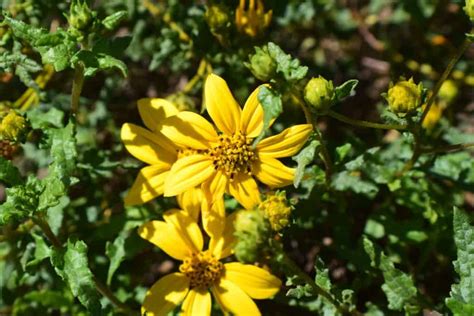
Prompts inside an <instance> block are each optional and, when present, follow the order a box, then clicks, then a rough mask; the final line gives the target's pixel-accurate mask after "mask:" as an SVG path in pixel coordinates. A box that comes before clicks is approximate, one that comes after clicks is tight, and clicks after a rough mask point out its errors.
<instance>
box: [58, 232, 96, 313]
mask: <svg viewBox="0 0 474 316" xmlns="http://www.w3.org/2000/svg"><path fill="white" fill-rule="evenodd" d="M51 264H52V265H53V266H54V268H55V270H56V273H57V274H58V275H59V276H60V277H61V278H62V279H63V280H64V281H65V282H66V283H67V284H68V285H69V288H70V289H71V292H72V294H73V295H74V296H75V297H77V298H78V299H79V301H80V302H81V304H82V305H84V306H85V307H86V308H87V310H88V311H89V312H90V313H91V315H101V305H100V300H99V299H100V295H99V293H98V292H97V291H96V289H95V284H94V276H93V275H92V272H91V270H90V269H89V263H88V260H87V245H86V243H85V242H83V241H82V240H74V239H69V240H68V241H67V247H66V249H61V250H54V251H53V253H52V256H51Z"/></svg>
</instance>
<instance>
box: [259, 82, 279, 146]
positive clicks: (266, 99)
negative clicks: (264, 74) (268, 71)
mask: <svg viewBox="0 0 474 316" xmlns="http://www.w3.org/2000/svg"><path fill="white" fill-rule="evenodd" d="M258 101H259V102H260V104H261V105H262V107H263V130H262V133H261V135H260V136H259V137H258V138H257V140H256V142H258V141H259V140H260V139H261V138H262V137H263V135H264V133H265V130H266V129H267V128H268V126H270V121H271V120H273V119H275V118H277V117H278V116H279V115H280V114H281V112H283V104H282V101H281V95H280V94H279V93H278V92H277V91H276V90H274V89H272V88H270V87H267V86H262V87H261V88H260V91H259V92H258Z"/></svg>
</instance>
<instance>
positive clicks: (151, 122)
mask: <svg viewBox="0 0 474 316" xmlns="http://www.w3.org/2000/svg"><path fill="white" fill-rule="evenodd" d="M137 105H138V112H139V113H140V117H141V118H142V121H143V123H145V126H146V127H147V128H148V129H150V130H152V131H153V132H155V131H157V130H159V128H160V126H161V124H162V123H163V120H164V119H165V118H167V117H170V116H173V115H176V114H178V113H179V110H178V109H177V108H176V107H175V106H174V104H173V103H171V102H169V101H168V100H165V99H159V98H145V99H140V100H138V102H137Z"/></svg>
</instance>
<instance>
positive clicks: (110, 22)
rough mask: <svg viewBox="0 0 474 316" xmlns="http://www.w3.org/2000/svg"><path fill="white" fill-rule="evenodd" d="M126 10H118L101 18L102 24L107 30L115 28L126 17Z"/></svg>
mask: <svg viewBox="0 0 474 316" xmlns="http://www.w3.org/2000/svg"><path fill="white" fill-rule="evenodd" d="M127 15H128V13H127V11H118V12H115V13H113V14H111V15H109V16H107V17H106V18H105V19H103V20H102V25H103V26H104V27H105V28H106V29H107V30H109V31H113V30H115V28H116V27H117V26H118V25H119V24H120V22H122V20H124V19H125V18H126V17H127Z"/></svg>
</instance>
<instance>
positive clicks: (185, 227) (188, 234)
mask: <svg viewBox="0 0 474 316" xmlns="http://www.w3.org/2000/svg"><path fill="white" fill-rule="evenodd" d="M163 218H164V220H165V222H166V223H167V224H171V225H173V226H174V227H175V228H176V229H177V231H178V234H179V235H180V236H181V238H182V239H183V240H184V241H185V242H186V244H187V247H188V249H192V250H193V252H198V251H201V250H202V246H203V243H204V241H203V238H202V233H201V229H200V228H199V226H198V224H197V222H196V221H195V220H193V218H192V217H191V216H189V214H188V213H187V212H185V211H182V210H177V209H173V210H169V211H167V212H165V213H164V214H163Z"/></svg>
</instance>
